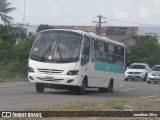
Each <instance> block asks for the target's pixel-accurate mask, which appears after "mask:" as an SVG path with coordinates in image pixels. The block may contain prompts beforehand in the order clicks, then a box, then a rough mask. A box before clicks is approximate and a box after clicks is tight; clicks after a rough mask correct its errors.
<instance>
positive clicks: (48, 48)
mask: <svg viewBox="0 0 160 120" xmlns="http://www.w3.org/2000/svg"><path fill="white" fill-rule="evenodd" d="M51 47H52V44H51V45H50V46H48V47H47V48H46V49H45V50H44V52H43V53H42V55H41V56H40V60H42V59H43V58H44V55H45V54H46V53H47V52H48V51H49V50H50V49H51Z"/></svg>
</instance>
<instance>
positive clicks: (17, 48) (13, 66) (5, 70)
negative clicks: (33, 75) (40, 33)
mask: <svg viewBox="0 0 160 120" xmlns="http://www.w3.org/2000/svg"><path fill="white" fill-rule="evenodd" d="M31 45H32V40H31V39H29V38H25V39H23V40H22V41H21V42H19V44H18V45H16V44H14V46H12V47H9V48H8V49H4V51H3V52H2V51H1V55H0V57H1V58H3V59H1V61H0V65H1V67H0V78H2V79H5V78H12V77H20V78H22V77H25V76H26V75H27V70H28V58H29V52H30V49H31Z"/></svg>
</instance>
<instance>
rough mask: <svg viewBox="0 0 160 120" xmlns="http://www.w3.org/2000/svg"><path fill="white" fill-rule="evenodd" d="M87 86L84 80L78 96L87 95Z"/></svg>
mask: <svg viewBox="0 0 160 120" xmlns="http://www.w3.org/2000/svg"><path fill="white" fill-rule="evenodd" d="M86 86H87V81H86V80H85V79H84V80H83V82H82V85H81V86H79V87H78V94H79V95H83V94H85V88H86Z"/></svg>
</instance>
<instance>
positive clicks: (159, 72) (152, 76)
mask: <svg viewBox="0 0 160 120" xmlns="http://www.w3.org/2000/svg"><path fill="white" fill-rule="evenodd" d="M151 82H154V83H157V82H160V65H155V66H153V68H152V70H151V72H150V73H149V74H148V78H147V83H151Z"/></svg>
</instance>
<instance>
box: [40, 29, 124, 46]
mask: <svg viewBox="0 0 160 120" xmlns="http://www.w3.org/2000/svg"><path fill="white" fill-rule="evenodd" d="M55 30H56V31H71V32H76V33H79V34H83V35H87V36H89V37H91V38H95V39H98V40H101V41H104V42H110V43H114V44H117V45H121V46H125V45H124V44H123V43H121V42H117V41H114V40H111V39H109V38H107V37H101V36H98V35H96V34H95V33H91V32H90V33H88V32H85V31H82V30H72V29H47V30H42V31H41V32H44V31H55Z"/></svg>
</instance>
